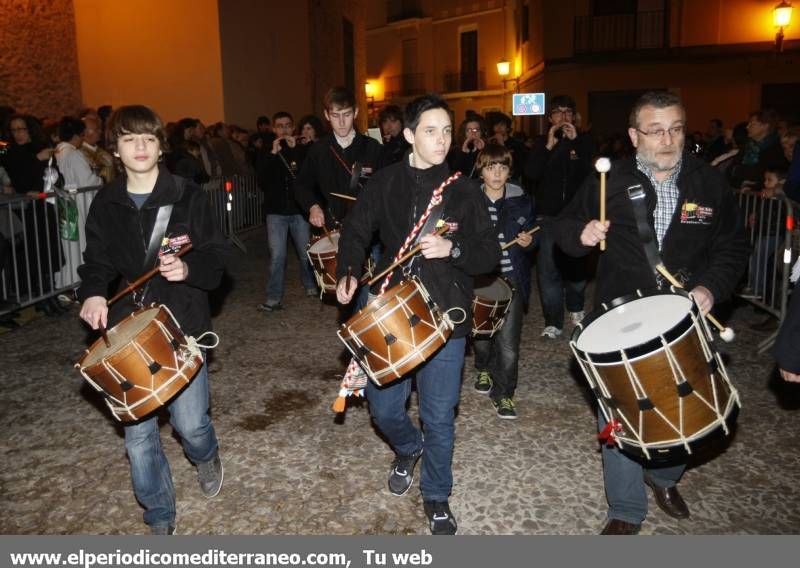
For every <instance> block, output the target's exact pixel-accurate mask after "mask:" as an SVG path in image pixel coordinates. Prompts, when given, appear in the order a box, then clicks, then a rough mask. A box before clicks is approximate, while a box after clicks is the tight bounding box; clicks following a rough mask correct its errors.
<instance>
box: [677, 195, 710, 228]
mask: <svg viewBox="0 0 800 568" xmlns="http://www.w3.org/2000/svg"><path fill="white" fill-rule="evenodd" d="M713 216H714V209H713V208H711V207H705V206H703V205H700V204H699V203H691V202H689V201H684V202H683V205H682V206H681V223H683V224H685V225H710V224H711V218H712V217H713Z"/></svg>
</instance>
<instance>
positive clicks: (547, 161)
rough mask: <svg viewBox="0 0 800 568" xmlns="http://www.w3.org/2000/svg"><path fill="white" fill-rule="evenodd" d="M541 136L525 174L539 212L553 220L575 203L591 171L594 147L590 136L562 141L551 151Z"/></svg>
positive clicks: (545, 138)
mask: <svg viewBox="0 0 800 568" xmlns="http://www.w3.org/2000/svg"><path fill="white" fill-rule="evenodd" d="M546 142H547V137H539V138H538V139H537V140H536V143H535V144H534V147H533V149H532V150H531V152H530V154H529V155H528V159H527V162H526V163H525V175H526V176H528V178H530V180H531V181H532V182H533V183H534V185H535V190H534V196H535V198H536V212H537V214H538V215H544V216H546V217H554V216H556V215H558V214H559V213H560V212H561V210H562V209H563V208H564V206H566V205H567V203H569V202H570V201H571V200H572V197H573V196H574V195H575V192H577V191H578V188H579V187H580V186H581V183H583V180H584V179H586V176H587V175H589V173H591V171H592V157H593V155H594V144H593V143H592V140H591V138H590V137H589V136H586V135H585V134H582V135H579V136H578V137H577V138H575V140H570V139H568V138H562V139H561V140H560V141H559V142H558V143H557V144H556V145H555V146H553V149H552V150H548V149H547V146H546Z"/></svg>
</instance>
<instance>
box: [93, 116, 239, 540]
mask: <svg viewBox="0 0 800 568" xmlns="http://www.w3.org/2000/svg"><path fill="white" fill-rule="evenodd" d="M108 131H109V133H110V135H109V137H110V140H109V144H110V146H111V149H112V151H113V153H114V155H115V156H116V157H117V158H119V160H120V161H121V162H122V164H123V166H124V168H125V175H122V176H119V177H117V178H116V179H115V180H114V181H112V182H111V183H109V184H108V185H106V186H105V187H104V188H103V190H102V191H100V192H99V193H98V194H97V197H95V199H94V201H93V202H92V206H91V209H90V210H89V215H88V218H87V220H86V251H85V252H84V264H83V265H82V266H81V267H80V268H79V269H78V273H79V274H80V277H81V281H82V284H81V287H80V288H79V289H78V297H79V299H80V300H81V301H82V302H83V305H82V306H81V312H80V317H81V318H82V319H83V320H84V321H86V322H87V323H88V324H89V325H90V326H91V327H92V329H98V328H100V327H101V326H102V327H106V328H109V327H112V326H113V325H115V324H116V323H118V322H119V321H121V320H122V319H124V318H125V317H126V316H127V315H129V314H130V313H131V312H132V311H133V310H134V309H135V308H136V306H135V305H134V304H133V301H132V299H131V296H130V295H129V296H126V297H124V298H122V299H121V300H120V301H119V302H117V303H116V304H114V306H113V308H112V309H111V310H110V311H109V308H108V305H107V301H106V299H107V297H108V294H109V292H110V290H109V286H110V285H111V284H112V283H113V282H114V281H116V280H117V279H120V278H121V281H122V284H121V287H123V286H125V285H127V283H128V282H133V281H134V280H135V279H136V278H138V277H139V276H141V275H142V274H143V273H144V272H147V271H148V270H149V269H150V268H151V266H144V263H145V250H146V248H147V246H148V243H149V242H150V238H151V233H152V232H153V230H154V227H155V225H156V219H157V216H158V213H159V210H160V209H161V208H162V207H164V206H172V211H171V213H170V215H169V223H168V225H167V227H166V230H165V232H164V236H165V237H170V238H177V237H184V236H187V237H189V240H190V242H191V243H192V245H193V250H192V251H190V252H189V253H188V254H186V255H185V256H183V257H177V256H175V255H173V254H166V255H164V256H162V257H161V259H160V262H159V264H158V269H159V275H156V276H155V277H154V278H153V279H152V280H150V281H149V284H148V285H147V286H146V288H145V290H146V291H145V295H144V297H143V298H142V303H143V304H149V303H151V302H155V303H157V304H163V305H165V306H166V307H167V308H168V309H169V310H170V311H171V312H172V314H173V315H174V316H175V319H177V321H178V323H179V325H180V326H181V328H182V330H183V331H184V333H185V334H186V335H189V336H194V337H197V336H199V335H200V334H202V333H203V332H205V331H208V330H209V329H210V328H211V315H210V310H209V306H208V291H209V290H213V289H214V288H216V287H217V286H218V285H219V283H220V280H221V278H222V274H223V271H224V269H225V263H226V261H227V257H228V254H229V250H228V243H227V241H226V240H225V238H224V237H223V235H222V234H221V233H220V231H219V230H218V228H217V226H216V222H215V218H214V215H213V213H212V211H211V208H210V207H209V205H208V198H207V197H206V196H205V195H204V194H203V192H202V190H200V188H198V187H197V186H195V185H193V184H192V183H191V182H185V181H183V180H182V179H181V178H176V177H173V176H172V175H170V174H169V172H168V171H167V170H166V168H164V167H160V166H159V160H160V158H161V155H162V152H163V147H164V140H165V137H164V129H163V126H162V123H161V119H160V118H159V117H158V115H156V114H155V113H154V112H153V111H152V110H151V109H149V108H147V107H144V106H126V107H121V108H119V109H117V110H116V111H115V112H114V114H113V115H112V117H111V119H110V121H109V125H108ZM156 242H160V240H158V241H156ZM167 406H168V408H169V410H170V422H171V424H172V425H173V427H174V428H175V430H177V432H178V433H179V434H180V437H181V443H182V444H183V449H184V451H185V452H186V455H187V456H188V457H189V459H190V460H191V461H192V463H194V464H195V465H196V466H197V473H198V480H199V483H200V489H201V491H202V492H203V494H204V495H205V496H206V497H214V496H216V495H217V493H219V491H220V488H221V487H222V476H223V472H222V463H221V461H220V458H219V444H218V442H217V437H216V434H215V433H214V426H213V425H212V424H211V419H210V417H209V415H208V371H207V369H206V365H205V364H203V365H202V367H201V368H200V370H199V371H198V373H197V374H196V375H195V378H194V380H192V382H190V383H189V385H188V386H187V387H186V388H185V389H184V390H183V391H181V392H180V394H178V396H177V397H175V398H173V399H172V400H171V401H169V402H168V403H167ZM125 448H126V450H127V453H128V458H129V460H130V464H131V479H132V481H133V489H134V493H135V494H136V498H137V499H138V501H139V502H140V503H141V504H142V505H143V506H144V508H145V512H144V521H145V523H146V524H147V525H148V526H149V527H150V530H151V532H152V533H153V534H173V532H174V531H175V489H174V487H173V484H172V476H171V474H170V469H169V464H168V462H167V458H166V456H165V455H164V451H163V449H162V447H161V442H160V439H159V429H158V417H157V415H156V414H151V415H150V416H148V417H145V418H143V419H141V420H139V421H136V422H130V423H125Z"/></svg>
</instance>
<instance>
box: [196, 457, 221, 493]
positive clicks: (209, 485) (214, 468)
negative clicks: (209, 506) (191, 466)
mask: <svg viewBox="0 0 800 568" xmlns="http://www.w3.org/2000/svg"><path fill="white" fill-rule="evenodd" d="M224 476H225V472H224V471H223V469H222V462H221V461H220V459H219V452H217V454H216V455H215V456H214V457H213V459H211V460H210V461H207V462H204V463H199V464H197V481H198V482H199V483H200V491H202V492H203V495H205V496H206V497H208V498H209V499H210V498H212V497H216V496H217V494H218V493H219V490H220V489H222V479H223V477H224Z"/></svg>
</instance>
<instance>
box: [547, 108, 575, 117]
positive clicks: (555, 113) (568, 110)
mask: <svg viewBox="0 0 800 568" xmlns="http://www.w3.org/2000/svg"><path fill="white" fill-rule="evenodd" d="M559 114H560V115H563V116H572V115H573V114H575V112H574V111H573V110H572V109H571V108H556V109H553V110H551V111H550V116H558V115H559Z"/></svg>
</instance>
